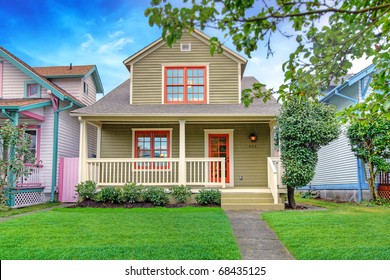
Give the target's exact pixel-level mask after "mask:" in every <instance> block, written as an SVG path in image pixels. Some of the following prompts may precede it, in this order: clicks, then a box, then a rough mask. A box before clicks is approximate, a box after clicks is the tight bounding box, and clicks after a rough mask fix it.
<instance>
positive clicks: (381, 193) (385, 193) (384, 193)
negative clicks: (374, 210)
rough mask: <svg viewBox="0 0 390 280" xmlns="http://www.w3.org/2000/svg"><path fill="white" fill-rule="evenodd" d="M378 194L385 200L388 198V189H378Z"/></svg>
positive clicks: (389, 196) (389, 198)
mask: <svg viewBox="0 0 390 280" xmlns="http://www.w3.org/2000/svg"><path fill="white" fill-rule="evenodd" d="M378 195H379V197H381V198H385V199H387V200H390V191H378Z"/></svg>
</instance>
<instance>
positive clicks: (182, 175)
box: [179, 120, 187, 185]
mask: <svg viewBox="0 0 390 280" xmlns="http://www.w3.org/2000/svg"><path fill="white" fill-rule="evenodd" d="M179 124H180V131H179V137H180V141H179V185H185V184H186V181H187V168H186V121H185V120H179Z"/></svg>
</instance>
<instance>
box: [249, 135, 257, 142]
mask: <svg viewBox="0 0 390 280" xmlns="http://www.w3.org/2000/svg"><path fill="white" fill-rule="evenodd" d="M249 140H250V141H251V142H256V141H257V135H256V134H254V133H251V134H250V135H249Z"/></svg>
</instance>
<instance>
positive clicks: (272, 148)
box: [269, 120, 276, 157]
mask: <svg viewBox="0 0 390 280" xmlns="http://www.w3.org/2000/svg"><path fill="white" fill-rule="evenodd" d="M275 125H276V121H275V120H271V121H270V122H269V134H270V135H269V138H270V139H269V143H270V152H271V154H270V156H271V157H274V156H275V155H274V154H275V139H274V133H275V129H274V126H275Z"/></svg>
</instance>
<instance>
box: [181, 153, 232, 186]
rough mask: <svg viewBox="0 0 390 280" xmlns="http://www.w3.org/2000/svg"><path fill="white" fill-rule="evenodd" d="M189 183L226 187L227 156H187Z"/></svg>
mask: <svg viewBox="0 0 390 280" xmlns="http://www.w3.org/2000/svg"><path fill="white" fill-rule="evenodd" d="M186 165H187V183H186V184H188V185H194V186H199V185H207V186H221V187H222V188H225V187H226V177H225V174H226V166H225V158H187V159H186Z"/></svg>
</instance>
